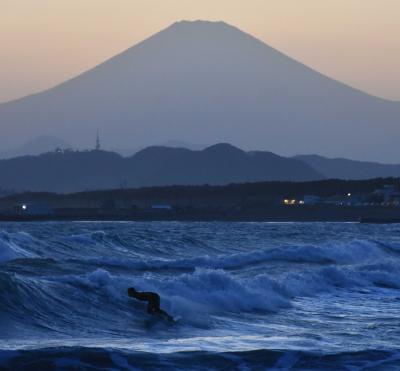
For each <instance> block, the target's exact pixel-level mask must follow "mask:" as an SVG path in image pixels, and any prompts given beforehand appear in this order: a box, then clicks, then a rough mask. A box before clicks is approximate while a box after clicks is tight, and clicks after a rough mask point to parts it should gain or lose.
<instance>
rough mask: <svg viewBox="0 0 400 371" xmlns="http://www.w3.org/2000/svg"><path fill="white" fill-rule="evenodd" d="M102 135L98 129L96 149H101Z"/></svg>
mask: <svg viewBox="0 0 400 371" xmlns="http://www.w3.org/2000/svg"><path fill="white" fill-rule="evenodd" d="M100 148H101V147H100V136H99V129H97V136H96V151H100Z"/></svg>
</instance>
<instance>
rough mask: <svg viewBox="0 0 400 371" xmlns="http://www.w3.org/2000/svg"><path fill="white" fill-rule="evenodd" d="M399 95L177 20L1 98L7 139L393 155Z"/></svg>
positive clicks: (207, 25)
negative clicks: (62, 76)
mask: <svg viewBox="0 0 400 371" xmlns="http://www.w3.org/2000/svg"><path fill="white" fill-rule="evenodd" d="M399 122H400V102H392V101H388V100H384V99H380V98H377V97H374V96H371V95H368V94H365V93H363V92H361V91H359V90H357V89H353V88H351V87H349V86H347V85H345V84H343V83H340V82H338V81H335V80H333V79H330V78H328V77H326V76H324V75H322V74H320V73H318V72H317V71H314V70H312V69H311V68H308V67H307V66H305V65H304V64H302V63H299V62H297V61H295V60H294V59H292V58H290V57H288V56H286V55H284V54H282V53H280V52H279V51H278V50H276V49H274V48H272V47H270V46H268V45H267V44H265V43H263V42H261V41H260V40H257V39H256V38H254V37H252V36H251V35H249V34H246V33H244V32H242V31H240V30H239V29H237V28H235V27H232V26H230V25H228V24H226V23H223V22H205V21H195V22H187V21H182V22H177V23H174V24H173V25H171V26H170V27H168V28H166V29H165V30H163V31H161V32H159V33H157V34H155V35H153V36H151V37H150V38H148V39H147V40H145V41H143V42H141V43H139V44H137V45H135V46H133V47H131V48H129V49H127V50H126V51H124V52H123V53H120V54H118V55H116V56H114V57H113V58H111V59H109V60H107V61H106V62H104V63H102V64H100V65H98V66H96V67H95V68H93V69H91V70H89V71H87V72H84V73H82V74H81V75H79V76H77V77H75V78H73V79H71V80H68V81H66V82H64V83H62V84H60V85H58V86H56V87H54V88H52V89H49V90H47V91H44V92H42V93H38V94H33V95H31V96H28V97H25V98H22V99H18V100H15V101H12V102H8V103H4V104H0V147H2V148H5V147H6V146H7V147H8V146H15V147H16V146H18V145H20V144H21V142H24V141H27V140H30V139H32V138H34V137H36V136H37V135H41V134H44V133H46V134H49V135H53V136H56V137H60V138H64V139H65V140H67V141H69V142H71V143H73V144H74V145H75V146H76V147H77V148H87V147H89V146H92V142H93V137H94V133H95V132H96V130H97V129H99V130H100V132H101V135H102V138H106V141H107V145H108V146H109V147H110V148H116V149H117V148H140V147H141V146H148V145H150V144H152V143H166V142H167V141H169V140H171V139H175V140H178V141H183V142H187V143H193V144H202V143H215V142H229V143H234V144H235V145H238V146H240V147H241V148H246V149H254V148H257V149H264V148H268V149H269V150H272V151H274V152H277V153H283V154H287V155H290V154H294V153H305V152H306V151H307V152H310V151H311V152H312V153H319V154H324V155H329V156H338V155H340V156H344V157H350V158H357V159H378V160H380V161H394V160H395V159H396V158H399V157H400V146H399V145H398V138H399V135H400V126H399Z"/></svg>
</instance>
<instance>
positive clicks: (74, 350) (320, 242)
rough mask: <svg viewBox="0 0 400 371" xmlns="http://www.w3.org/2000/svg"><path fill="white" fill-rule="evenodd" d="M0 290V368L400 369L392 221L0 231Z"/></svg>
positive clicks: (0, 227) (399, 284)
mask: <svg viewBox="0 0 400 371" xmlns="http://www.w3.org/2000/svg"><path fill="white" fill-rule="evenodd" d="M129 286H135V287H136V288H138V289H140V290H146V291H156V292H158V293H159V294H160V296H161V303H162V307H163V308H164V309H165V310H166V311H168V312H169V313H171V314H172V315H173V316H175V317H176V318H179V320H178V322H177V323H176V324H170V323H167V322H165V321H164V320H162V319H157V318H154V317H152V316H150V315H148V314H147V313H146V310H145V304H144V303H142V302H137V301H135V300H132V299H130V298H128V297H127V295H126V288H127V287H129ZM0 294H1V300H0V369H1V367H4V368H6V369H7V368H9V369H37V370H44V369H52V368H57V369H85V368H86V369H128V370H131V369H132V370H136V369H173V368H178V369H185V370H186V369H223V368H225V369H227V370H228V369H238V370H249V369H250V370H251V369H265V368H275V369H288V368H292V369H310V368H313V369H332V370H333V369H348V370H362V369H382V370H388V369H389V370H390V369H393V370H395V369H399V368H400V352H399V348H400V322H399V320H400V311H399V309H400V225H362V224H349V223H175V222H146V223H136V222H120V223H117V222H101V223H100V222H98V223H96V222H76V223H73V222H68V223H58V222H57V223H20V224H17V223H0Z"/></svg>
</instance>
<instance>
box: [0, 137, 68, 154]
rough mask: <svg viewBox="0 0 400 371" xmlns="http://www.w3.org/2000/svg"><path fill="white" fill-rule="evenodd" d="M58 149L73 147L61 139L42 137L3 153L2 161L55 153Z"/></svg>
mask: <svg viewBox="0 0 400 371" xmlns="http://www.w3.org/2000/svg"><path fill="white" fill-rule="evenodd" d="M56 148H62V149H66V148H72V146H71V145H70V144H69V143H67V142H66V141H64V140H62V139H60V138H56V137H52V136H49V135H41V136H39V137H36V138H34V139H32V140H30V141H28V142H26V143H24V144H23V145H21V146H20V147H18V148H15V149H12V150H8V151H1V152H0V159H4V158H13V157H19V156H27V155H39V154H42V153H45V152H49V151H54V150H55V149H56Z"/></svg>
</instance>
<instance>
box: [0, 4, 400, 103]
mask: <svg viewBox="0 0 400 371" xmlns="http://www.w3.org/2000/svg"><path fill="white" fill-rule="evenodd" d="M182 19H187V20H195V19H205V20H223V21H225V22H227V23H230V24H232V25H234V26H236V27H238V28H240V29H242V30H243V31H246V32H248V33H250V34H252V35H254V36H256V37H258V38H259V39H261V40H263V41H264V42H266V43H268V44H269V45H271V46H273V47H275V48H277V49H279V50H280V51H282V52H284V53H286V54H288V55H289V56H291V57H293V58H295V59H297V60H299V61H301V62H303V63H305V64H307V65H309V66H310V67H313V68H315V69H317V70H318V71H320V72H322V73H324V74H326V75H328V76H330V77H333V78H336V79H338V80H340V81H343V82H346V83H347V84H349V85H352V86H354V87H357V88H359V89H361V90H364V91H366V92H368V93H371V94H374V95H377V96H381V97H384V98H388V99H392V100H398V101H400V72H399V66H400V37H399V35H400V0H275V1H269V0H0V102H3V101H8V100H11V99H14V98H17V97H21V96H25V95H27V94H30V93H33V92H37V91H41V90H44V89H46V88H49V87H52V86H54V85H56V84H57V83H60V82H62V81H64V80H66V79H68V78H71V77H73V76H75V75H77V74H79V73H80V72H83V71H85V70H87V69H89V68H91V67H94V66H95V65H97V64H99V63H101V62H102V61H104V60H105V59H108V58H110V57H112V56H113V55H115V54H116V53H119V52H121V51H122V50H124V49H127V48H128V47H130V46H132V45H134V44H136V43H137V42H139V41H141V40H143V39H144V38H146V37H148V36H150V35H152V34H153V33H155V32H157V31H159V30H161V29H163V28H165V27H167V26H169V25H170V24H171V23H173V22H175V21H178V20H182Z"/></svg>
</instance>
